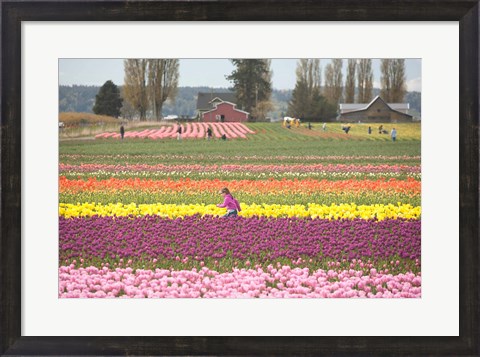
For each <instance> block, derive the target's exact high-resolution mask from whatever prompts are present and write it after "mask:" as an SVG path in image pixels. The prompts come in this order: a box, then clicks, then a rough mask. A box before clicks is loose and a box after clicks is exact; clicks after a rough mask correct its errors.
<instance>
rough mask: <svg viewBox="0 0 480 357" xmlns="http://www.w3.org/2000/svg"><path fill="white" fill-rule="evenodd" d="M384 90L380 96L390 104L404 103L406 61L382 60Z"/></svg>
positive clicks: (382, 89)
mask: <svg viewBox="0 0 480 357" xmlns="http://www.w3.org/2000/svg"><path fill="white" fill-rule="evenodd" d="M380 69H381V71H382V78H381V83H382V88H381V91H380V96H381V97H382V99H383V100H385V101H386V102H388V103H399V102H403V101H404V98H405V94H406V93H407V90H406V83H405V80H406V79H405V60H404V59H382V61H381V67H380Z"/></svg>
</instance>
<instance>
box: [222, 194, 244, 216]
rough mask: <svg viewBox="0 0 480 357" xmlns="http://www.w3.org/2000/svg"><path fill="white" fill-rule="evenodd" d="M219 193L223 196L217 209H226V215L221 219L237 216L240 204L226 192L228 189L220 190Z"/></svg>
mask: <svg viewBox="0 0 480 357" xmlns="http://www.w3.org/2000/svg"><path fill="white" fill-rule="evenodd" d="M220 193H221V194H222V195H223V203H219V204H218V205H217V207H222V208H223V207H225V208H226V209H227V213H226V214H225V215H223V217H231V216H236V215H238V212H240V211H241V210H242V208H241V207H240V203H238V201H237V200H236V199H235V198H233V196H232V194H231V193H230V191H229V190H228V188H226V187H225V188H222V189H221V190H220Z"/></svg>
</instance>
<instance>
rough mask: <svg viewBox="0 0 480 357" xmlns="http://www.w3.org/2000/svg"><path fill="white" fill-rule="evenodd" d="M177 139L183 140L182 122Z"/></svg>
mask: <svg viewBox="0 0 480 357" xmlns="http://www.w3.org/2000/svg"><path fill="white" fill-rule="evenodd" d="M177 140H182V126H181V125H180V124H179V125H178V129H177Z"/></svg>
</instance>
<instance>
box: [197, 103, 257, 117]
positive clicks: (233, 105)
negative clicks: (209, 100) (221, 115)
mask: <svg viewBox="0 0 480 357" xmlns="http://www.w3.org/2000/svg"><path fill="white" fill-rule="evenodd" d="M220 104H228V105H231V106H232V108H233V110H235V111H236V112H240V113H244V114H246V115H249V114H250V113H248V112H246V111H244V110H240V109H237V105H236V104H235V103H231V102H227V101H224V102H221V103H214V105H213V106H214V108H212V109H210V110H209V111H206V112H205V113H204V114H206V113H210V112H214V111H215V110H217V107H218V106H219V105H220Z"/></svg>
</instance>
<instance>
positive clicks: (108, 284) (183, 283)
mask: <svg viewBox="0 0 480 357" xmlns="http://www.w3.org/2000/svg"><path fill="white" fill-rule="evenodd" d="M421 282H422V278H421V274H420V273H418V274H414V273H406V274H397V275H392V274H382V273H377V272H376V271H375V269H371V271H370V273H369V274H366V275H364V274H363V272H362V271H356V270H352V269H350V270H343V271H334V270H322V269H318V270H315V271H310V270H309V269H308V268H303V269H301V268H293V269H292V268H291V267H289V266H282V267H280V268H274V267H273V266H272V265H269V266H268V267H267V268H266V269H261V268H257V269H233V271H230V272H225V273H219V272H217V271H214V270H210V269H208V268H202V269H200V270H197V269H192V270H180V271H171V270H166V269H155V270H142V269H137V270H136V271H133V270H132V269H131V268H122V269H121V268H117V269H115V270H111V269H108V268H106V267H105V268H102V269H98V268H96V267H87V268H80V269H75V267H74V265H73V264H72V265H69V266H61V267H60V268H59V291H58V296H59V297H60V298H116V297H121V298H240V297H241V298H420V297H421Z"/></svg>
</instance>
